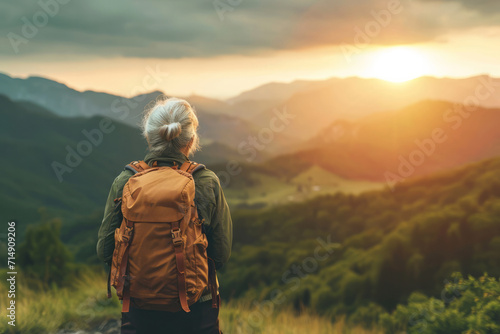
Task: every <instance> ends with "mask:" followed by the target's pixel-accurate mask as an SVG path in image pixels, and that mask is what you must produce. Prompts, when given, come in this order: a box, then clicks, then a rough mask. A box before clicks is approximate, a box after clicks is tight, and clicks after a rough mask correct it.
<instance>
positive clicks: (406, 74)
mask: <svg viewBox="0 0 500 334" xmlns="http://www.w3.org/2000/svg"><path fill="white" fill-rule="evenodd" d="M428 70H429V62H428V60H427V59H426V57H425V56H424V55H423V54H422V53H421V52H419V51H417V50H414V49H411V48H405V47H397V48H390V49H384V50H381V51H378V52H376V53H375V54H373V56H372V57H371V59H370V65H369V72H370V73H369V74H370V76H371V77H375V78H379V79H382V80H386V81H391V82H404V81H408V80H412V79H415V78H417V77H420V76H422V75H425V74H426V73H428Z"/></svg>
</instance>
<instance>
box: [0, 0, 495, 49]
mask: <svg viewBox="0 0 500 334" xmlns="http://www.w3.org/2000/svg"><path fill="white" fill-rule="evenodd" d="M55 1H57V0H41V1H39V2H38V1H31V0H17V1H15V2H14V1H12V2H11V1H5V0H0V33H1V35H2V36H4V37H7V36H10V37H12V36H13V35H12V33H14V34H16V35H17V36H23V32H22V27H23V25H24V23H23V20H28V21H29V22H33V21H34V20H36V19H37V18H38V19H43V15H42V16H40V14H39V13H40V12H42V11H43V10H42V8H41V6H40V3H46V4H49V3H52V4H53V3H55ZM59 1H62V0H59ZM67 1H68V0H64V2H67ZM389 1H391V0H357V1H340V0H335V1H332V0H321V1H317V0H273V1H269V0H215V1H214V0H203V1H190V0H170V1H165V0H141V1H137V0H107V1H102V0H85V1H83V0H71V1H69V2H68V4H65V5H59V8H58V9H57V10H56V12H57V13H56V14H55V15H54V16H50V15H48V16H47V17H48V23H47V25H46V26H43V27H40V28H38V32H37V33H36V34H34V36H31V37H28V38H26V40H24V42H27V43H26V44H25V43H20V44H19V45H18V49H19V51H20V52H19V53H20V54H44V53H45V54H48V53H62V54H66V53H73V54H74V53H80V54H91V55H102V56H126V57H161V58H178V57H197V56H200V57H207V56H215V55H221V54H251V53H258V52H261V51H264V50H275V49H287V48H300V47H309V46H316V45H322V44H340V43H350V42H352V40H353V38H354V29H355V28H356V27H360V28H364V27H365V25H366V24H367V22H370V20H373V12H379V11H380V10H384V8H386V7H387V4H388V2H389ZM393 1H394V0H393ZM401 3H402V6H403V7H404V10H403V11H402V12H401V13H400V14H398V15H395V16H394V17H393V18H392V19H391V23H390V25H388V26H387V27H384V29H383V31H382V32H381V33H380V34H378V35H377V37H376V39H375V40H374V41H373V42H374V43H377V44H400V43H414V42H420V41H426V40H432V39H434V38H436V37H438V36H439V35H441V34H443V33H445V32H447V31H449V30H450V29H460V28H463V27H472V26H475V25H484V24H485V23H486V24H490V25H492V24H494V25H500V23H499V22H498V16H495V15H494V13H495V12H499V6H500V5H499V4H498V1H496V0H495V1H487V0H475V1H473V0H460V1H455V2H454V3H455V5H456V6H455V7H456V8H455V10H454V11H453V12H452V11H449V9H450V8H452V7H451V6H450V4H451V3H452V1H446V0H441V1H439V0H432V1H431V0H420V1H418V0H401ZM412 3H413V4H412ZM214 4H218V5H220V6H214ZM221 4H222V5H221ZM415 4H417V5H423V6H424V7H425V10H420V9H419V10H415V11H414V10H413V9H412V8H414V7H412V6H413V5H415ZM459 5H460V6H459ZM216 7H217V8H216ZM47 8H49V11H51V10H52V9H54V7H53V6H52V7H51V6H49V7H47ZM433 8H434V9H435V10H434V11H433V10H432V9H433ZM469 12H470V13H472V14H470V15H465V14H467V13H469ZM486 13H487V14H486ZM462 14H463V15H462ZM37 15H38V16H37ZM9 33H10V35H9ZM0 54H2V55H4V56H8V55H10V56H14V55H15V53H14V51H13V48H12V45H11V43H10V42H9V39H8V38H4V39H2V42H1V44H0Z"/></svg>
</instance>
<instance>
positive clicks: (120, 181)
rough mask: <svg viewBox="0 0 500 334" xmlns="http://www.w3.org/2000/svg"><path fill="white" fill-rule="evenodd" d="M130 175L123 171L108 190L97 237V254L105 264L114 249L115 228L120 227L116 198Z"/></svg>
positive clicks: (120, 212)
mask: <svg viewBox="0 0 500 334" xmlns="http://www.w3.org/2000/svg"><path fill="white" fill-rule="evenodd" d="M130 176H132V172H129V171H123V172H122V173H121V174H120V175H118V177H117V178H116V179H115V180H114V181H113V184H112V185H111V190H110V191H109V195H108V199H107V201H106V206H105V208H104V217H103V219H102V223H101V227H100V228H99V234H98V239H97V256H98V258H99V259H100V260H101V261H103V262H105V263H106V264H108V265H110V264H111V259H112V257H113V251H114V249H115V229H117V228H118V227H120V224H121V222H122V219H123V215H122V211H121V205H120V202H118V203H115V201H114V200H115V199H116V198H120V197H121V196H122V192H123V187H124V186H125V183H127V181H128V179H129V178H130Z"/></svg>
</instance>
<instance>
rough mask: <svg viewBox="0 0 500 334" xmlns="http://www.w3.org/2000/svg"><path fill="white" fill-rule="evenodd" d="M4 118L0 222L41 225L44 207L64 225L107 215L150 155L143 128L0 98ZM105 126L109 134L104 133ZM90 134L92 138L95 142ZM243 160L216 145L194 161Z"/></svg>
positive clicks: (1, 125)
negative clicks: (129, 173) (124, 178)
mask: <svg viewBox="0 0 500 334" xmlns="http://www.w3.org/2000/svg"><path fill="white" fill-rule="evenodd" d="M0 114H1V116H2V119H3V121H2V122H1V123H0V148H1V151H2V162H3V163H2V178H1V180H0V188H1V190H0V211H1V219H2V220H3V221H6V220H7V219H16V220H18V221H19V222H20V223H21V226H26V225H27V224H30V223H34V222H37V221H39V219H40V213H38V209H39V208H40V207H45V208H46V210H47V212H46V214H48V215H55V216H59V217H61V218H62V219H63V220H64V221H74V220H77V219H78V217H79V216H81V215H87V214H89V213H91V212H93V211H95V210H99V211H100V210H102V205H103V203H104V202H105V200H106V196H107V192H108V191H109V187H110V186H111V183H112V181H113V179H114V178H115V177H116V175H118V174H119V173H120V171H121V170H122V169H123V167H124V165H125V164H127V163H128V162H130V161H133V160H137V159H141V158H143V157H144V154H145V153H146V142H145V140H144V139H143V138H142V135H141V134H140V131H139V129H137V128H135V127H131V126H128V125H125V124H122V123H119V122H116V121H110V120H109V119H105V118H103V117H101V116H94V117H90V118H81V117H74V118H67V117H59V116H56V115H54V114H52V113H51V112H49V111H47V110H46V109H44V108H42V107H39V106H38V105H36V104H33V103H29V102H13V101H11V100H10V99H9V98H7V97H4V96H1V95H0ZM103 125H105V126H104V129H105V130H106V131H107V132H109V133H104V132H103ZM85 133H87V134H89V133H90V134H92V135H91V136H90V137H91V138H93V139H92V141H93V142H92V141H91V140H89V138H88V136H86V135H85ZM70 152H71V153H70ZM78 152H81V153H83V154H79V153H78ZM68 155H69V156H70V158H69V159H70V161H69V162H70V164H69V165H68V161H67V159H68ZM238 156H239V155H238V154H237V153H236V152H234V151H232V150H231V149H230V148H229V147H227V146H225V145H222V144H219V143H212V144H209V145H205V146H204V147H203V150H202V151H201V152H199V153H198V154H197V155H196V156H195V157H194V158H193V160H198V161H200V162H203V163H205V164H208V165H209V166H210V165H211V164H213V163H216V162H218V161H221V160H222V159H227V158H236V157H238ZM80 160H81V161H80ZM64 166H66V167H64ZM56 170H58V171H59V172H56ZM58 174H60V175H59V176H58ZM19 232H20V233H22V230H20V231H19Z"/></svg>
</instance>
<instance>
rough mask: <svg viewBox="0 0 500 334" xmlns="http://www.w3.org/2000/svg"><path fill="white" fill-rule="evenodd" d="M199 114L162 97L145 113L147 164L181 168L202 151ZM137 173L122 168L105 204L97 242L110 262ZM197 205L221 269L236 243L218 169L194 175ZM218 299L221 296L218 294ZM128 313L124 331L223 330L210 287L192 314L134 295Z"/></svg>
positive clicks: (178, 101) (102, 256) (124, 316)
mask: <svg viewBox="0 0 500 334" xmlns="http://www.w3.org/2000/svg"><path fill="white" fill-rule="evenodd" d="M197 129H198V118H197V117H196V114H195V112H194V110H193V108H192V107H191V106H190V104H189V103H188V102H187V101H185V100H181V99H177V98H167V99H163V100H160V101H158V102H157V103H156V104H155V105H154V106H153V108H151V109H150V111H149V112H147V113H146V116H145V118H144V122H143V134H144V136H145V138H146V140H147V142H148V145H149V153H148V154H147V155H146V157H145V158H144V161H145V162H146V163H147V164H148V165H149V166H153V165H154V166H158V167H163V166H168V167H174V168H176V167H175V166H182V165H183V163H184V162H186V161H189V159H188V156H190V155H192V154H193V153H194V152H196V151H197V150H198V149H199V137H198V134H197ZM132 175H134V172H133V171H132V170H131V169H124V171H122V172H121V174H120V175H118V177H117V178H116V179H115V180H114V182H113V185H112V186H111V191H110V193H109V196H108V200H107V202H106V207H105V211H104V219H103V221H102V224H101V227H100V230H99V238H98V243H97V253H98V256H99V258H100V259H102V260H103V261H104V262H105V263H106V264H107V265H111V260H112V257H113V250H114V247H115V240H114V233H115V229H117V228H118V227H120V224H121V222H122V219H123V215H122V211H121V209H120V202H119V201H118V202H117V203H115V199H119V198H121V197H122V193H123V188H124V186H125V184H126V183H127V181H128V180H129V178H130V177H131V176H132ZM193 179H194V182H195V204H196V207H197V209H198V215H199V216H201V217H200V218H201V219H203V220H204V223H203V225H204V226H203V228H204V231H205V234H206V238H207V240H208V248H207V255H208V257H209V258H211V259H212V260H213V261H214V263H215V268H216V269H219V268H221V267H222V266H223V265H224V264H225V263H226V262H227V260H228V258H229V256H230V253H231V244H232V221H231V216H230V213H229V208H228V205H227V203H226V200H225V197H224V193H223V192H222V188H221V186H220V183H219V180H218V178H217V176H216V175H215V173H213V172H212V171H210V170H208V169H206V168H202V169H201V170H198V171H196V172H195V173H193ZM217 298H218V296H217ZM130 299H131V302H130V308H129V312H127V313H125V312H124V313H122V328H121V330H122V333H183V334H185V333H219V322H218V314H219V310H218V308H213V307H212V304H213V303H212V302H211V301H212V294H211V293H210V291H208V289H207V290H206V292H204V293H203V294H202V295H201V297H200V298H199V300H198V301H197V302H196V303H194V304H192V305H191V306H190V310H191V311H190V312H189V313H186V312H184V311H178V312H168V311H165V310H161V309H151V307H145V306H144V305H141V304H140V303H139V302H137V301H134V299H133V298H130Z"/></svg>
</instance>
